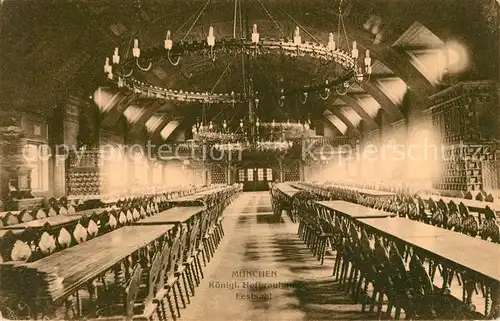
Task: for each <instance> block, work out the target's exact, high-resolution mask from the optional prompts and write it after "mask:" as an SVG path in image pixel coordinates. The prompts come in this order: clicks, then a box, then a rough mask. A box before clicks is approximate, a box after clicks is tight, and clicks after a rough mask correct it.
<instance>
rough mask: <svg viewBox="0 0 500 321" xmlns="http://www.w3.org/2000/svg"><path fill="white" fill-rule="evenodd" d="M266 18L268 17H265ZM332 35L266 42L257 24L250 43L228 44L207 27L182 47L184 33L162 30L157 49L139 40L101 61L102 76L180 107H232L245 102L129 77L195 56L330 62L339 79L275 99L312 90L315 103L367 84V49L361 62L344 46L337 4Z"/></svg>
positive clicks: (231, 96) (354, 45)
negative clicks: (128, 51)
mask: <svg viewBox="0 0 500 321" xmlns="http://www.w3.org/2000/svg"><path fill="white" fill-rule="evenodd" d="M236 1H238V0H236ZM261 5H262V4H261ZM205 7H206V6H205ZM205 7H204V8H205ZM203 10H204V9H202V11H201V12H200V15H201V13H203ZM266 12H267V9H266ZM268 15H269V16H270V14H269V13H268ZM270 18H271V19H272V16H270ZM290 18H291V17H290ZM235 19H236V16H235ZM292 19H293V18H292ZM294 21H295V20H294ZM196 22H197V20H195V21H194V22H193V25H192V26H191V28H190V29H189V30H191V29H192V28H193V27H194V25H195V24H196ZM273 22H274V21H273ZM297 24H298V23H297ZM301 30H302V31H304V32H305V33H306V34H308V35H309V36H310V37H312V38H313V40H314V42H305V41H304V40H303V38H302V36H301ZM188 33H189V32H188ZM341 34H344V35H345V38H346V39H345V42H346V44H347V49H343V48H340V47H339V44H340V40H341V39H340V35H341ZM337 35H338V38H337V41H336V40H335V35H334V34H333V33H330V34H329V40H328V43H326V44H321V43H319V41H316V39H315V38H314V37H313V36H312V35H311V34H310V33H309V32H307V30H306V29H304V28H303V27H302V26H300V24H298V26H297V27H296V28H295V31H294V33H293V36H292V37H283V38H280V39H272V38H265V37H262V36H261V34H260V33H259V31H258V27H257V25H256V24H254V25H253V30H252V36H251V38H250V39H237V38H236V37H233V38H231V39H217V38H216V36H215V34H214V28H213V26H210V27H209V28H208V36H207V37H206V39H203V41H201V42H200V41H194V42H187V41H184V39H185V38H186V36H187V34H186V36H185V37H184V39H183V40H181V41H175V40H174V39H173V37H172V33H171V32H170V30H168V31H167V32H166V37H165V40H164V42H163V43H162V44H160V45H158V46H157V47H153V48H147V49H141V48H140V44H139V39H134V41H133V43H134V45H133V48H132V57H127V58H126V59H122V57H121V56H120V54H119V48H115V50H114V54H113V56H112V59H109V58H106V60H105V64H104V73H105V74H106V75H107V78H108V79H109V80H110V81H113V82H115V83H116V85H117V86H118V87H126V88H129V89H130V90H132V91H134V92H135V93H137V94H141V95H146V96H148V97H157V98H163V99H168V100H179V101H186V102H192V101H199V102H211V103H212V102H213V103H228V102H232V103H235V102H239V101H243V100H245V99H246V95H244V94H243V93H234V92H231V93H200V92H188V91H181V90H179V91H178V90H173V89H168V88H162V87H158V86H151V85H148V84H146V83H143V82H140V81H138V80H136V79H134V78H133V73H134V71H135V70H139V71H149V70H150V69H151V68H152V66H153V63H155V62H158V61H162V60H168V61H169V62H170V63H171V64H172V65H178V64H179V62H180V60H181V59H182V57H184V56H185V55H189V56H191V55H196V54H198V55H200V56H208V57H209V58H211V59H213V60H215V59H216V58H217V57H218V56H220V55H227V54H236V53H244V54H247V55H249V56H261V55H270V54H281V55H287V56H290V57H292V58H294V59H295V58H298V57H303V56H306V55H309V56H311V57H313V58H315V59H319V60H321V61H323V62H327V63H331V62H332V63H336V64H338V65H339V66H341V67H342V70H343V71H344V72H343V73H341V74H340V75H336V77H334V78H331V79H328V80H326V81H325V82H324V83H322V84H316V85H311V86H306V87H303V88H297V89H288V90H285V89H283V90H282V92H281V95H280V97H278V99H279V102H280V104H281V103H282V101H283V100H284V98H285V96H287V95H290V94H301V95H302V96H301V99H302V100H303V101H305V100H306V99H307V94H308V93H309V92H313V91H315V92H318V94H319V96H320V97H321V98H323V99H327V98H328V96H329V94H330V92H331V90H332V89H335V90H336V91H337V93H338V94H341V95H343V94H346V93H347V91H348V90H349V88H351V87H352V86H354V85H359V84H361V83H362V82H365V81H368V80H369V79H370V75H371V72H372V67H371V57H370V52H369V50H366V51H365V55H364V59H362V58H361V57H360V54H359V49H358V46H357V42H356V41H353V42H352V48H351V47H350V42H349V40H348V39H347V34H346V32H345V26H344V21H343V15H342V1H341V4H340V6H339V27H338V30H337Z"/></svg>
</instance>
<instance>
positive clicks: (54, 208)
mask: <svg viewBox="0 0 500 321" xmlns="http://www.w3.org/2000/svg"><path fill="white" fill-rule="evenodd" d="M57 215H59V208H58V207H57V205H52V206H50V207H49V211H48V212H47V216H48V217H52V216H57Z"/></svg>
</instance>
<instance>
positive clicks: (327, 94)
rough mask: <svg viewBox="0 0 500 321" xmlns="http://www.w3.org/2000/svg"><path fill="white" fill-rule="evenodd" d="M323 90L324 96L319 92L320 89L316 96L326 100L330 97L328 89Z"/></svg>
mask: <svg viewBox="0 0 500 321" xmlns="http://www.w3.org/2000/svg"><path fill="white" fill-rule="evenodd" d="M325 92H326V96H323V95H322V94H321V91H320V92H318V96H319V97H320V98H321V99H323V100H327V99H328V98H329V97H330V90H325Z"/></svg>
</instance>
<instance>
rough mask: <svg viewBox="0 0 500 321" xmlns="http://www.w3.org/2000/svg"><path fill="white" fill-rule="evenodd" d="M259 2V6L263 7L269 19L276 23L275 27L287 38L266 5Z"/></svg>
mask: <svg viewBox="0 0 500 321" xmlns="http://www.w3.org/2000/svg"><path fill="white" fill-rule="evenodd" d="M257 1H259V4H260V5H261V6H262V8H263V9H264V11H265V12H266V14H267V16H268V17H269V19H271V21H272V22H273V23H274V25H275V26H276V28H277V29H278V30H279V32H281V35H282V36H283V37H286V34H285V33H284V32H283V30H282V29H281V28H280V26H279V25H278V23H277V22H276V20H274V18H273V16H271V14H270V13H269V11H268V10H267V9H266V7H265V6H264V4H263V3H262V2H261V1H260V0H257Z"/></svg>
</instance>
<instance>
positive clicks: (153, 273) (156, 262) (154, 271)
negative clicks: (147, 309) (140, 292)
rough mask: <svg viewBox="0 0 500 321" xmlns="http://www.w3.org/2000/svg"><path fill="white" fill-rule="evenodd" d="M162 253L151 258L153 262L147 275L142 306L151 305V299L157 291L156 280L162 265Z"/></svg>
mask: <svg viewBox="0 0 500 321" xmlns="http://www.w3.org/2000/svg"><path fill="white" fill-rule="evenodd" d="M162 255H163V253H162V252H157V253H156V254H155V256H154V257H153V261H152V263H151V267H150V268H149V273H148V295H147V296H146V298H145V300H144V306H148V305H149V304H151V303H153V299H154V297H155V294H156V292H157V291H158V290H159V289H158V288H157V285H158V278H159V277H160V274H161V273H160V270H161V265H162V258H163V257H162Z"/></svg>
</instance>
